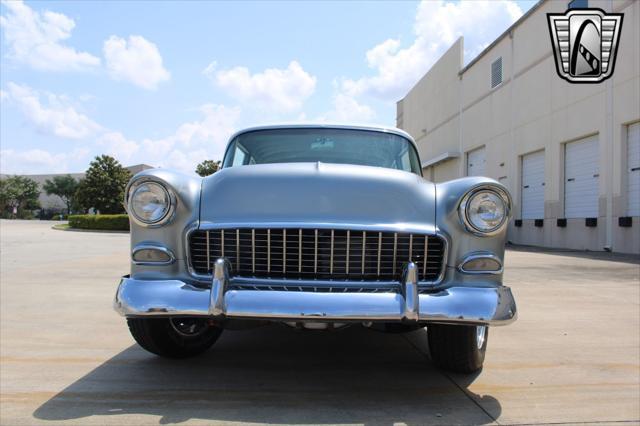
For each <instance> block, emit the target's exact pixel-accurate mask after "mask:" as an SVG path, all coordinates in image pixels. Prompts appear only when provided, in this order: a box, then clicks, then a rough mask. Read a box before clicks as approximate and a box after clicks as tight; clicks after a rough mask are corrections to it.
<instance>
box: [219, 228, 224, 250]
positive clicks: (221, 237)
mask: <svg viewBox="0 0 640 426" xmlns="http://www.w3.org/2000/svg"><path fill="white" fill-rule="evenodd" d="M220 255H221V256H222V257H224V229H222V230H221V232H220Z"/></svg>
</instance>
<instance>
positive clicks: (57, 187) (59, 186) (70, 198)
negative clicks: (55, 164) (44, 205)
mask: <svg viewBox="0 0 640 426" xmlns="http://www.w3.org/2000/svg"><path fill="white" fill-rule="evenodd" d="M42 189H44V190H45V192H46V193H47V195H51V194H53V195H57V196H58V197H60V198H61V199H62V202H63V203H64V204H65V206H67V214H71V206H72V205H73V202H74V198H75V195H76V191H77V190H78V181H77V180H75V179H74V178H73V176H71V175H66V176H54V178H53V180H50V179H47V180H46V182H45V183H44V185H42Z"/></svg>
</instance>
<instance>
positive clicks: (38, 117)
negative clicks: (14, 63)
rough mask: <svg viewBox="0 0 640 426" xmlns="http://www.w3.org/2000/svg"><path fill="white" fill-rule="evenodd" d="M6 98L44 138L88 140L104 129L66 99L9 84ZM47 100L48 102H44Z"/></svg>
mask: <svg viewBox="0 0 640 426" xmlns="http://www.w3.org/2000/svg"><path fill="white" fill-rule="evenodd" d="M7 88H8V91H7V92H6V93H7V94H6V95H5V96H4V97H5V98H7V100H9V101H10V102H12V103H15V104H16V105H17V106H18V108H19V109H20V110H21V112H22V113H23V114H24V116H25V118H26V119H27V120H28V121H29V122H30V123H31V124H32V125H34V126H35V127H36V129H37V130H38V131H40V132H42V133H44V134H50V135H54V136H57V137H60V138H65V139H84V138H86V137H88V136H91V135H93V134H94V133H96V132H97V131H99V130H100V129H101V127H100V125H98V124H97V123H96V122H94V121H92V120H91V119H90V118H89V117H87V116H86V115H84V114H82V113H80V112H78V111H77V110H76V109H75V108H74V106H73V105H71V103H70V101H69V99H68V98H67V97H66V96H64V95H55V94H52V93H44V94H42V93H39V92H38V91H36V90H34V89H32V88H31V87H29V86H25V85H19V84H16V83H12V82H9V83H8V84H7ZM41 98H45V99H46V102H42V101H41Z"/></svg>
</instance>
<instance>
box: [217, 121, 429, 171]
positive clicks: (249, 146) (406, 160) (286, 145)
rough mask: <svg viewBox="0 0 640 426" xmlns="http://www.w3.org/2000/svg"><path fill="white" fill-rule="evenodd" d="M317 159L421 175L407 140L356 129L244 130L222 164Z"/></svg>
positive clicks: (414, 154)
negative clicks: (246, 131)
mask: <svg viewBox="0 0 640 426" xmlns="http://www.w3.org/2000/svg"><path fill="white" fill-rule="evenodd" d="M317 161H320V162H323V163H335V164H356V165H363V166H375V167H386V168H388V169H397V170H404V171H407V172H412V173H416V174H418V175H420V174H421V170H420V162H419V161H418V154H417V153H416V150H415V148H414V147H413V145H412V144H411V142H409V141H408V140H407V139H405V138H403V137H402V136H399V135H396V134H392V133H385V132H378V131H371V130H355V129H329V128H288V129H268V130H256V131H252V132H248V133H243V134H241V135H238V136H237V137H236V138H235V139H234V140H233V141H232V143H231V144H230V145H229V148H228V150H227V153H226V155H225V159H224V164H223V166H224V167H235V166H242V165H249V164H270V163H308V162H313V163H315V162H317Z"/></svg>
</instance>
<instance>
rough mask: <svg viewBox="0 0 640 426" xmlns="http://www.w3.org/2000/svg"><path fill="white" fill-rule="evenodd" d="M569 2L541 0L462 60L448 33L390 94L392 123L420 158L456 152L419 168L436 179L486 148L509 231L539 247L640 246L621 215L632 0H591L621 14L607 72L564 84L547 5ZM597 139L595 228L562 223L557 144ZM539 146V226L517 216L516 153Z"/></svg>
mask: <svg viewBox="0 0 640 426" xmlns="http://www.w3.org/2000/svg"><path fill="white" fill-rule="evenodd" d="M567 4H568V1H567V2H565V1H543V2H541V3H539V4H538V5H537V6H536V7H534V10H532V11H531V13H529V14H528V16H525V17H524V18H523V19H522V20H521V21H520V22H518V23H516V24H515V25H514V26H513V27H512V28H511V29H510V30H509V31H508V32H507V33H506V34H505V35H504V36H503V37H501V38H499V39H498V40H496V41H495V42H494V44H493V45H492V46H490V47H489V48H488V49H487V50H486V51H485V52H483V53H482V54H481V55H480V56H479V57H478V58H476V59H474V60H473V61H472V62H471V63H470V64H469V65H467V67H466V68H465V67H463V58H462V52H463V50H464V49H463V40H462V39H459V40H458V41H456V42H455V43H454V44H453V45H452V46H451V48H450V49H449V50H448V51H447V52H446V53H445V54H444V55H443V56H442V58H441V59H440V60H439V61H438V62H437V63H436V64H434V66H433V67H432V68H431V70H429V72H428V73H427V74H426V75H425V76H424V77H423V78H422V79H421V80H420V81H419V82H418V83H417V84H416V86H415V87H414V88H413V89H412V90H411V91H410V92H409V93H408V94H407V96H406V97H405V98H404V99H403V100H401V101H400V102H399V103H398V120H397V124H398V126H399V127H401V128H403V129H405V130H407V131H408V132H409V133H410V134H411V135H412V136H413V137H414V138H415V139H416V141H417V143H418V146H419V149H420V156H421V158H422V160H423V161H425V162H428V161H429V160H430V159H432V158H435V157H438V156H439V155H442V154H443V153H445V152H456V153H458V154H459V157H458V158H454V159H450V160H446V161H443V162H441V163H438V164H435V165H432V166H430V167H428V168H425V169H424V173H425V176H426V177H427V178H429V179H433V180H434V181H435V182H441V181H444V180H449V179H452V178H457V177H460V176H464V175H465V173H466V153H467V152H469V151H471V150H473V149H476V148H478V147H480V146H485V149H486V161H487V162H486V174H487V175H488V176H490V177H492V178H494V179H496V180H499V181H500V182H502V183H503V184H505V185H506V186H507V187H508V188H509V190H510V191H511V193H512V195H513V197H514V201H515V211H514V220H512V221H511V223H510V228H509V239H510V240H511V241H512V242H514V243H519V244H531V245H538V246H546V247H557V248H571V249H586V250H603V249H604V248H605V247H608V248H611V249H613V250H614V251H619V252H630V253H640V218H639V217H634V218H633V219H632V220H633V226H632V227H631V228H621V227H619V226H618V217H620V216H626V215H627V212H626V206H627V200H626V167H625V165H626V159H625V156H626V129H627V125H628V124H630V123H633V122H637V121H639V120H640V29H639V26H640V25H639V23H640V2H638V1H633V0H619V1H613V2H610V1H608V0H606V1H599V0H590V1H589V7H598V8H601V9H603V10H605V11H608V12H611V11H613V12H622V13H624V21H623V25H622V31H621V36H620V44H619V47H618V54H617V59H616V66H615V72H614V75H613V77H612V78H610V79H609V80H607V81H605V82H603V83H600V84H570V83H568V82H566V81H564V80H563V79H561V78H560V77H558V75H557V73H556V69H555V62H554V58H553V52H552V48H551V43H550V40H549V33H548V24H547V17H546V14H547V13H551V12H553V13H563V12H565V10H566V7H567ZM498 57H502V64H503V81H502V83H501V84H500V85H499V86H497V87H496V88H493V89H492V88H491V85H490V75H491V72H490V71H491V63H492V62H493V61H494V60H495V59H496V58H498ZM594 134H596V135H598V138H599V174H600V176H599V178H598V180H599V184H598V188H595V190H597V191H598V195H599V213H598V224H597V227H595V228H589V227H586V226H585V223H584V219H568V220H567V226H566V227H564V228H561V227H558V226H557V219H558V218H563V217H564V186H565V177H564V149H565V148H564V147H565V144H566V143H567V142H571V141H574V140H577V139H580V138H583V137H586V136H589V135H594ZM541 149H542V150H544V152H545V174H546V178H545V189H544V193H545V206H544V212H545V213H544V226H543V227H535V226H534V221H533V220H523V221H522V226H521V227H516V226H515V223H514V222H515V219H520V215H521V211H520V200H521V174H522V166H521V164H522V156H523V155H525V154H528V153H531V152H535V151H539V150H541Z"/></svg>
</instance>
